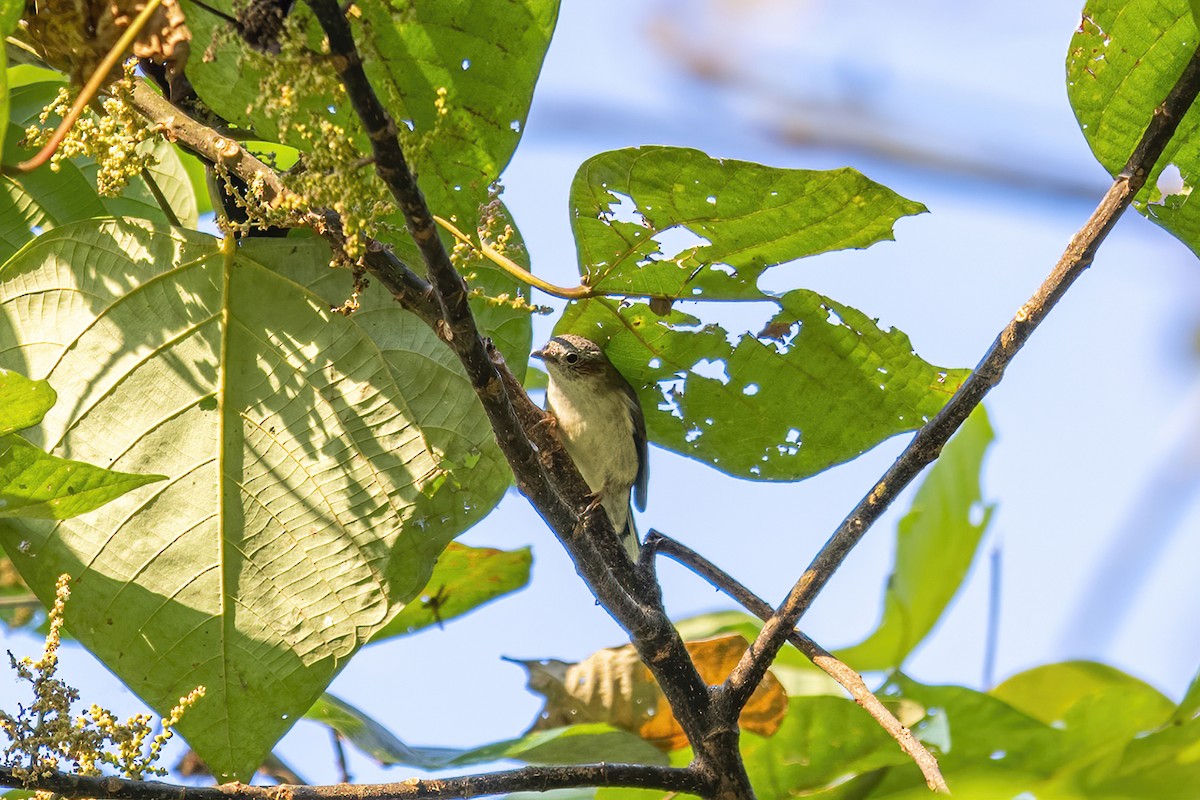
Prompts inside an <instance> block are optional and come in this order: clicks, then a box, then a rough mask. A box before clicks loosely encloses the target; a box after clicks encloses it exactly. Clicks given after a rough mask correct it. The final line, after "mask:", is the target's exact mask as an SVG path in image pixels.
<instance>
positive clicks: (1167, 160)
mask: <svg viewBox="0 0 1200 800" xmlns="http://www.w3.org/2000/svg"><path fill="white" fill-rule="evenodd" d="M1198 39H1200V31H1198V30H1197V23H1196V20H1195V19H1194V18H1193V16H1192V10H1191V7H1190V5H1189V3H1188V2H1187V0H1089V2H1088V3H1087V4H1086V5H1085V6H1084V9H1083V20H1082V22H1081V24H1080V26H1079V30H1078V31H1076V33H1075V35H1074V36H1073V37H1072V38H1071V46H1070V49H1069V50H1068V51H1067V95H1068V97H1069V98H1070V101H1071V106H1072V108H1074V110H1075V116H1076V118H1077V119H1078V120H1079V125H1080V127H1081V128H1082V129H1083V135H1084V137H1085V138H1086V139H1087V142H1088V145H1089V146H1090V147H1091V148H1092V153H1094V154H1095V156H1096V158H1097V160H1099V161H1100V163H1101V164H1103V165H1104V168H1105V169H1107V170H1108V171H1109V173H1111V174H1112V175H1116V174H1117V173H1118V172H1119V171H1120V170H1121V169H1122V168H1123V167H1124V166H1125V162H1126V161H1127V160H1128V158H1129V156H1130V154H1131V153H1132V152H1133V148H1134V146H1135V145H1136V144H1137V142H1138V140H1139V139H1140V138H1141V135H1142V132H1143V131H1144V130H1145V128H1146V124H1147V123H1148V122H1149V121H1150V117H1151V115H1152V114H1153V112H1154V107H1155V106H1156V105H1157V104H1158V103H1160V102H1161V101H1162V99H1163V98H1164V97H1166V95H1167V92H1168V91H1170V89H1171V87H1172V86H1173V85H1174V84H1175V81H1176V80H1178V78H1179V75H1180V73H1181V72H1182V71H1183V67H1184V65H1185V64H1187V63H1188V61H1189V60H1190V59H1191V57H1192V54H1193V53H1194V52H1195V50H1196V42H1197V40H1198ZM1198 133H1200V110H1197V109H1196V107H1195V106H1193V107H1192V109H1191V110H1190V111H1189V112H1188V113H1187V115H1186V116H1185V117H1184V118H1183V120H1182V121H1181V122H1180V124H1179V129H1178V131H1177V132H1176V134H1175V136H1174V137H1173V138H1172V139H1171V141H1170V143H1169V144H1168V145H1167V148H1166V150H1164V151H1163V154H1162V157H1161V158H1160V159H1159V160H1158V163H1157V164H1155V165H1154V168H1153V169H1152V170H1151V171H1150V174H1149V176H1148V179H1147V181H1146V185H1145V187H1143V189H1142V190H1141V191H1140V192H1138V195H1137V197H1136V198H1135V199H1134V207H1135V208H1136V209H1137V210H1138V211H1139V212H1141V213H1142V214H1143V215H1144V216H1146V217H1147V218H1149V219H1150V220H1152V221H1153V222H1155V223H1156V224H1158V225H1161V226H1162V227H1164V228H1166V229H1167V230H1168V231H1170V232H1171V233H1172V234H1174V235H1175V236H1177V237H1179V239H1180V240H1181V241H1183V243H1184V244H1186V245H1187V246H1188V247H1190V248H1191V249H1192V251H1193V252H1195V253H1200V207H1198V206H1197V205H1196V204H1195V203H1188V202H1187V200H1188V197H1189V195H1190V194H1191V191H1192V187H1193V186H1195V182H1196V180H1197V178H1198V177H1200V135H1198ZM1169 165H1174V167H1175V169H1177V170H1178V178H1180V179H1182V186H1169V187H1168V191H1169V193H1164V192H1163V191H1161V190H1160V189H1159V188H1158V181H1159V178H1160V176H1163V170H1164V169H1166V168H1167V167H1168V166H1169ZM1172 182H1173V181H1172Z"/></svg>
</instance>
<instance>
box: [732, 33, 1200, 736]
mask: <svg viewBox="0 0 1200 800" xmlns="http://www.w3.org/2000/svg"><path fill="white" fill-rule="evenodd" d="M1197 93H1200V50H1197V51H1196V52H1195V53H1194V54H1193V55H1192V58H1191V60H1190V61H1189V62H1188V64H1187V66H1186V67H1185V68H1184V70H1183V73H1182V75H1181V76H1180V78H1179V80H1178V81H1177V82H1176V84H1175V86H1174V87H1173V88H1172V89H1171V91H1170V93H1169V94H1168V95H1167V99H1166V100H1164V101H1163V102H1162V103H1161V104H1160V105H1159V106H1158V107H1157V108H1155V110H1154V115H1153V117H1152V118H1151V120H1150V123H1149V125H1148V126H1147V128H1146V131H1145V133H1144V134H1143V136H1142V139H1141V141H1140V142H1139V143H1138V145H1137V147H1136V148H1135V149H1134V151H1133V154H1132V155H1131V156H1130V158H1129V161H1128V162H1127V163H1126V165H1125V168H1124V169H1123V170H1121V172H1120V174H1118V175H1117V177H1116V179H1115V180H1114V181H1113V184H1112V186H1111V187H1110V188H1109V190H1108V192H1107V193H1106V194H1105V195H1104V198H1103V199H1102V200H1101V201H1100V204H1099V206H1098V207H1097V208H1096V210H1095V211H1094V212H1093V213H1092V215H1091V217H1090V218H1089V219H1088V221H1087V222H1086V223H1084V226H1083V227H1082V228H1081V229H1080V230H1079V232H1078V233H1076V234H1075V236H1074V237H1072V239H1071V242H1070V244H1068V245H1067V249H1066V251H1065V252H1064V253H1063V255H1062V257H1061V258H1060V259H1059V261H1058V263H1057V264H1056V265H1055V267H1054V269H1053V271H1052V272H1051V273H1050V275H1049V277H1047V278H1046V280H1045V282H1043V283H1042V285H1041V286H1040V287H1038V290H1037V291H1036V292H1034V294H1033V296H1032V297H1031V298H1030V299H1029V300H1028V301H1027V302H1026V303H1025V305H1023V306H1022V307H1021V308H1020V310H1018V311H1017V314H1016V316H1015V317H1013V319H1012V321H1011V322H1009V323H1008V325H1006V326H1005V328H1004V330H1002V331H1001V332H1000V335H999V336H998V337H996V340H995V342H993V343H992V346H991V347H990V348H989V349H988V351H987V353H986V354H985V355H984V357H983V359H982V360H981V361H980V362H979V366H977V367H976V368H975V371H974V372H973V373H971V376H970V377H969V378H967V380H966V381H965V382H964V383H963V385H962V386H961V387H959V390H958V392H956V393H955V395H954V397H952V398H951V399H950V402H948V403H947V404H946V405H945V406H944V407H943V408H942V410H941V411H940V412H939V413H938V414H937V416H935V417H934V418H933V419H931V420H930V421H929V422H928V423H926V424H925V426H924V427H922V428H921V429H920V430H919V431H917V434H916V436H914V437H913V440H912V441H911V442H910V443H909V444H908V447H906V448H905V449H904V452H902V453H901V454H900V457H899V458H897V459H896V461H895V463H894V464H892V466H891V467H890V468H889V469H888V470H887V472H885V473H884V474H883V477H881V478H880V479H879V481H878V482H876V484H875V485H874V486H873V487H872V488H871V491H870V492H868V493H867V495H866V496H865V497H864V498H863V499H862V500H861V501H859V503H858V505H857V506H856V507H855V509H854V510H853V511H852V512H851V513H850V515H849V516H848V517H846V519H845V520H844V521H843V522H842V523H841V525H839V526H838V528H837V530H836V531H835V532H834V534H833V536H832V537H830V539H829V541H828V542H827V543H826V544H825V546H824V547H822V548H821V551H820V552H819V553H818V554H817V556H816V558H814V559H813V561H812V563H810V564H809V566H808V569H806V570H805V571H804V574H803V575H801V576H800V579H799V580H798V581H796V584H795V585H794V586H793V587H792V589H791V591H790V592H789V593H788V596H787V598H786V599H785V600H784V601H783V603H782V604H781V605H780V607H779V609H778V610H777V611H776V612H775V614H774V615H773V616H772V617H771V619H769V620H768V621H767V622H766V624H765V625H763V629H762V631H761V632H760V633H759V635H758V638H757V639H755V641H754V642H753V643H752V644H751V646H750V648H749V649H748V650H747V651H746V653H745V655H743V656H742V659H741V661H740V662H739V664H738V665H737V667H736V668H735V669H734V671H733V673H732V674H731V675H730V676H729V680H728V681H726V684H725V691H724V692H723V695H724V697H723V698H722V699H723V702H727V703H728V706H727V707H726V708H725V709H724V712H725V713H727V714H736V713H737V712H738V711H740V709H741V708H742V707H743V706H744V705H745V704H746V701H747V700H749V698H750V695H751V693H752V692H753V691H754V689H755V687H756V686H758V684H759V682H760V681H761V680H762V678H763V675H764V674H765V673H766V671H767V667H769V666H770V664H771V661H772V659H774V658H775V654H776V653H778V652H779V649H780V648H781V647H783V645H784V643H785V642H786V641H787V638H788V636H789V635H790V634H791V631H792V629H794V628H795V627H796V624H797V623H798V622H799V621H800V617H801V616H802V615H803V614H804V612H805V611H807V610H808V608H809V606H810V605H811V604H812V601H813V598H815V597H816V595H817V593H818V592H820V591H821V589H822V588H824V586H825V584H826V582H828V580H829V578H830V577H832V575H833V573H834V572H835V571H836V570H837V569H838V567H840V566H841V564H842V561H844V560H845V558H846V556H847V555H849V553H850V550H851V549H853V547H854V546H855V545H856V544H858V542H859V541H860V540H861V539H862V537H863V536H864V535H865V534H866V532H867V530H868V529H869V528H870V527H871V525H872V524H873V523H874V522H875V521H876V520H878V519H879V517H880V516H881V515H882V514H883V512H884V511H885V510H886V509H887V507H888V506H889V505H891V503H892V501H893V500H894V499H895V498H896V496H897V495H898V494H899V493H900V492H901V490H903V489H904V488H905V487H906V486H908V484H909V483H911V482H912V481H913V479H914V478H916V476H917V475H918V474H919V473H920V472H921V470H922V469H924V468H925V467H926V466H927V465H928V464H930V463H931V462H932V461H933V460H934V459H936V458H937V457H938V455H939V454H940V453H941V450H942V447H943V446H944V445H945V444H946V442H947V441H949V439H950V437H951V435H953V434H954V432H955V431H956V430H958V428H959V426H960V425H962V423H963V422H964V421H966V419H967V416H968V415H969V414H970V413H971V411H972V410H973V409H974V408H975V406H977V405H979V403H980V402H981V401H982V400H983V398H984V396H985V395H986V394H987V393H988V392H989V391H990V390H991V389H992V387H993V386H995V385H996V384H998V383H999V382H1000V380H1001V378H1003V376H1004V370H1005V369H1006V368H1007V367H1008V365H1009V363H1010V362H1011V361H1012V359H1013V357H1014V356H1016V354H1017V352H1018V351H1019V350H1020V349H1021V347H1022V346H1024V344H1025V342H1026V341H1028V339H1029V337H1030V335H1031V334H1032V333H1033V331H1034V330H1036V329H1037V327H1038V325H1040V324H1041V322H1042V320H1044V319H1045V318H1046V315H1047V314H1049V313H1050V310H1051V309H1052V308H1053V307H1054V306H1055V304H1056V303H1057V302H1058V301H1059V300H1060V299H1061V298H1062V296H1063V294H1064V293H1065V292H1066V291H1067V289H1068V288H1070V286H1071V284H1073V283H1074V282H1075V279H1076V278H1078V277H1079V276H1080V275H1082V274H1083V272H1084V270H1086V269H1087V268H1088V267H1089V266H1091V264H1092V260H1093V259H1094V258H1095V256H1096V251H1097V249H1098V248H1099V247H1100V244H1101V242H1103V241H1104V238H1105V237H1106V236H1107V235H1108V233H1109V231H1111V230H1112V228H1113V226H1114V225H1115V224H1116V222H1117V220H1118V219H1119V218H1120V216H1121V214H1122V213H1123V212H1124V211H1125V209H1126V208H1127V207H1128V206H1129V204H1130V203H1131V202H1132V201H1133V198H1134V195H1136V194H1137V193H1138V190H1140V189H1141V188H1142V186H1143V185H1144V184H1145V182H1146V176H1147V175H1148V174H1149V172H1150V170H1151V169H1152V168H1153V167H1154V164H1155V162H1157V161H1158V157H1159V156H1160V155H1162V152H1163V150H1164V148H1165V147H1166V145H1167V142H1169V141H1170V139H1171V136H1172V135H1173V134H1174V133H1175V129H1176V127H1178V125H1179V122H1180V120H1182V119H1183V115H1184V114H1185V113H1187V110H1188V108H1190V107H1191V105H1192V101H1193V100H1194V99H1195V98H1196V95H1197Z"/></svg>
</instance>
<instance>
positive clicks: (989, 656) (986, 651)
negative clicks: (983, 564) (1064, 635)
mask: <svg viewBox="0 0 1200 800" xmlns="http://www.w3.org/2000/svg"><path fill="white" fill-rule="evenodd" d="M1003 569H1004V563H1003V556H1002V553H1001V550H1000V545H999V544H997V545H996V546H994V547H993V548H992V552H991V555H990V557H989V558H988V612H987V630H986V631H985V633H984V638H983V688H984V690H985V691H990V690H991V688H992V687H993V686H995V684H996V653H997V652H998V648H999V642H1000V593H1001V591H1002V589H1003V585H1002V584H1001V577H1002V573H1003Z"/></svg>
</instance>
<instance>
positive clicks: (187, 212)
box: [0, 66, 199, 261]
mask: <svg viewBox="0 0 1200 800" xmlns="http://www.w3.org/2000/svg"><path fill="white" fill-rule="evenodd" d="M8 73H9V76H10V80H11V82H12V83H13V86H14V88H13V90H12V108H11V111H10V115H9V117H8V124H7V127H6V129H5V134H4V150H3V152H4V161H3V163H4V165H5V166H6V167H12V166H13V165H15V164H16V163H17V162H19V161H21V160H23V159H26V158H28V157H29V156H31V155H32V154H33V151H32V150H29V149H27V148H23V147H20V146H18V142H20V141H21V139H22V138H24V136H25V129H26V127H27V126H29V125H31V124H35V123H36V122H37V118H38V114H40V113H41V110H42V107H43V106H45V105H46V104H47V103H49V102H51V101H52V100H53V99H54V97H55V96H56V95H57V94H58V91H59V89H60V88H61V87H63V86H65V85H66V83H65V81H64V80H62V79H61V78H55V77H53V76H54V73H52V72H49V71H47V70H42V69H35V68H33V67H28V66H21V67H13V68H12V69H10V70H8ZM53 121H56V118H53V119H52V122H53ZM147 146H149V147H150V148H151V149H152V151H153V153H154V156H155V158H156V159H157V163H155V164H154V165H153V166H151V167H149V168H148V169H147V172H148V173H149V175H150V178H151V179H152V180H153V181H154V182H155V184H156V185H157V186H158V188H159V189H160V190H161V191H162V193H163V195H164V196H165V197H166V199H167V200H168V201H169V203H170V207H171V208H172V210H173V212H174V214H175V216H176V217H177V218H178V219H179V221H180V223H181V224H183V225H185V226H188V227H195V226H196V224H197V221H198V219H199V215H198V206H197V202H196V193H195V190H194V188H193V186H192V182H191V180H190V178H189V177H188V174H187V170H186V169H185V168H184V165H183V161H182V156H181V154H180V153H179V151H178V149H177V148H176V147H175V146H174V145H171V144H168V143H167V142H165V141H158V142H154V143H152V144H151V143H147ZM58 166H59V168H58V170H56V171H53V172H52V171H50V170H49V169H38V170H34V171H32V172H26V173H15V172H12V171H10V170H6V171H5V173H4V174H3V175H0V261H2V260H4V259H7V258H9V257H11V256H12V255H13V254H14V253H15V252H16V251H17V250H19V249H20V248H21V247H22V246H23V245H24V244H25V243H26V242H29V241H31V240H32V239H33V238H34V236H35V232H36V231H38V230H50V229H52V228H55V227H57V226H59V225H64V224H66V223H68V222H75V221H79V220H85V219H91V218H93V217H102V216H105V215H107V214H112V215H116V216H128V217H137V218H142V219H151V220H154V221H156V222H167V221H168V220H167V216H166V214H165V213H164V212H163V210H162V208H161V207H160V206H159V204H158V201H157V200H155V199H154V195H153V193H152V191H151V189H150V187H149V185H148V184H147V183H146V180H145V179H144V178H140V177H139V178H136V179H134V180H133V181H132V182H131V183H130V185H129V186H127V187H126V188H125V191H124V192H123V193H122V194H121V195H120V196H118V197H101V196H100V195H99V194H98V193H97V191H96V180H95V175H96V170H97V167H96V164H95V162H93V161H92V160H90V159H88V158H84V157H79V158H75V159H72V160H71V161H64V162H61V163H60V164H59V165H58Z"/></svg>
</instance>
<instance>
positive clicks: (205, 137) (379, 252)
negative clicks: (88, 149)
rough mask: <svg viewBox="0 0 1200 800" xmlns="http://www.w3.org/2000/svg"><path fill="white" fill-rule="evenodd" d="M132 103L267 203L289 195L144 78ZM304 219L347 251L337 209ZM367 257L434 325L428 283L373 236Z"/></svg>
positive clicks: (271, 174)
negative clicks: (256, 187) (257, 188)
mask: <svg viewBox="0 0 1200 800" xmlns="http://www.w3.org/2000/svg"><path fill="white" fill-rule="evenodd" d="M133 105H134V106H135V107H136V108H137V110H138V111H139V112H141V114H142V115H143V116H145V117H146V118H147V119H149V120H152V121H154V122H156V123H158V125H159V126H160V127H161V128H162V131H163V133H164V135H165V136H166V137H167V138H168V139H170V140H171V141H173V142H176V143H178V144H179V145H181V146H182V147H184V148H186V149H187V150H190V151H192V152H193V153H196V154H197V155H198V156H200V157H201V158H203V159H204V160H206V161H209V162H211V163H213V164H220V165H221V166H222V167H223V168H225V169H227V170H229V172H231V173H233V174H234V175H237V176H238V177H239V178H241V179H242V180H244V181H246V183H247V184H253V183H259V184H261V186H262V187H263V194H264V199H265V200H267V201H268V202H276V201H279V200H282V199H284V198H285V197H288V196H289V195H291V192H290V191H289V190H288V188H287V187H286V186H284V185H283V181H282V180H280V178H279V175H277V174H276V172H275V170H273V169H271V168H270V167H269V166H267V165H266V164H264V163H263V162H261V161H259V160H258V159H257V158H255V157H254V156H253V155H251V153H250V152H249V151H248V150H246V148H244V147H242V146H241V145H240V144H239V143H238V142H236V141H235V140H234V139H232V138H230V137H228V136H226V135H224V134H221V133H219V132H217V131H216V130H214V129H213V128H211V127H209V126H207V125H204V124H203V123H201V122H198V121H197V120H195V119H193V118H192V117H190V116H188V115H187V114H186V113H184V112H183V111H181V110H180V109H179V108H177V107H176V106H174V105H172V104H171V103H170V102H169V101H167V100H166V99H165V98H163V97H162V96H161V95H159V94H158V93H157V92H155V91H154V90H153V89H151V88H150V87H149V86H148V85H146V84H145V83H143V82H141V81H138V82H137V83H136V84H135V86H134V89H133ZM303 222H304V224H305V225H306V226H307V227H310V228H312V229H313V230H314V231H315V232H316V233H317V234H319V235H320V236H321V237H322V238H324V239H325V241H327V242H328V243H329V244H330V246H331V247H333V248H334V250H336V251H337V252H343V251H344V250H345V244H346V239H345V236H344V235H343V232H342V221H341V219H340V218H339V217H338V215H337V214H336V213H334V212H333V211H329V210H326V211H323V212H318V211H309V212H308V213H307V214H305V215H304V217H303ZM363 260H364V262H365V263H366V266H367V269H368V271H370V273H371V274H372V275H373V276H375V277H376V278H377V279H378V280H379V282H380V283H381V284H382V285H383V286H384V288H386V289H387V290H388V291H389V292H391V293H392V296H393V297H395V298H396V300H397V302H399V303H400V305H402V306H403V307H404V308H406V309H408V310H409V311H412V312H413V313H414V314H416V315H417V316H419V317H420V318H421V319H423V320H425V321H426V323H428V324H430V325H435V324H436V322H437V320H438V319H440V317H441V313H440V311H439V309H438V307H437V303H436V302H435V301H434V298H433V289H432V287H431V286H430V285H429V282H428V281H426V280H425V279H424V278H422V277H421V276H420V275H418V274H416V273H415V272H413V271H412V270H411V269H409V268H408V266H406V265H405V264H404V262H402V261H401V260H400V259H399V258H397V257H396V256H395V254H393V253H392V252H391V251H390V250H388V249H387V247H386V245H384V244H382V243H380V242H377V241H375V240H374V239H372V240H369V241H368V242H367V255H366V256H365V257H364V259H363Z"/></svg>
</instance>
